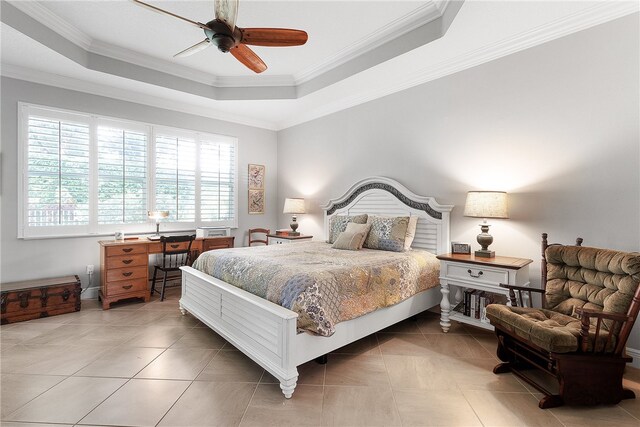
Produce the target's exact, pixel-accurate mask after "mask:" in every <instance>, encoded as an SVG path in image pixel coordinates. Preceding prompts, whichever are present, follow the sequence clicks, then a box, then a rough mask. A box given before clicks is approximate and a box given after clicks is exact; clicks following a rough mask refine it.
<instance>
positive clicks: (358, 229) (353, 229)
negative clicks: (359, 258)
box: [338, 222, 371, 249]
mask: <svg viewBox="0 0 640 427" xmlns="http://www.w3.org/2000/svg"><path fill="white" fill-rule="evenodd" d="M369 230H371V225H369V224H356V223H355V222H350V223H349V224H347V228H346V229H345V230H344V232H345V233H360V234H362V241H361V242H360V245H358V249H362V245H364V241H365V239H366V238H367V235H368V234H369ZM338 237H339V236H338Z"/></svg>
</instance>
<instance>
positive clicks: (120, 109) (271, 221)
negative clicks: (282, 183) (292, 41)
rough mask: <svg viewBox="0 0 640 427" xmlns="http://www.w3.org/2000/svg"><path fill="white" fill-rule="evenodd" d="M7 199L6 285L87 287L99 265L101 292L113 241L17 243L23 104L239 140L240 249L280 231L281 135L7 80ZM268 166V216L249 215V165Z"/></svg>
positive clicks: (0, 272) (1, 270)
mask: <svg viewBox="0 0 640 427" xmlns="http://www.w3.org/2000/svg"><path fill="white" fill-rule="evenodd" d="M1 84H2V104H1V108H2V110H1V113H2V117H1V119H2V122H1V123H2V131H1V136H2V199H1V210H0V215H1V219H2V226H1V229H0V232H1V240H2V243H1V249H0V250H1V252H0V254H1V258H2V260H1V262H0V281H2V282H9V281H15V280H29V279H34V278H44V277H55V276H57V275H67V274H78V275H79V276H80V277H81V279H82V285H83V286H87V284H88V282H87V281H88V277H87V275H86V274H85V266H86V265H87V264H94V265H95V266H96V275H95V277H94V281H93V285H94V286H97V285H98V281H99V277H100V273H99V271H98V270H99V266H100V250H99V246H98V243H97V241H98V240H105V239H108V238H109V237H107V236H103V237H81V238H63V239H39V240H20V239H17V231H18V225H17V212H18V211H17V205H16V204H17V179H18V175H17V125H18V116H17V107H18V101H24V102H30V103H34V104H40V105H47V106H53V107H58V108H65V109H69V110H76V111H82V112H88V113H95V114H101V115H104V116H109V117H117V118H123V119H128V120H137V121H141V122H146V123H152V124H162V125H166V126H175V127H179V128H185V129H193V130H198V131H202V132H211V133H220V134H224V135H232V136H235V137H237V138H238V147H239V158H238V168H239V172H238V178H239V185H238V211H239V217H238V229H237V230H232V231H233V235H234V236H235V237H236V246H244V245H245V244H246V231H247V229H248V228H251V227H258V226H260V227H268V228H272V229H273V228H275V225H276V223H277V216H278V212H277V209H276V200H277V199H276V195H277V192H276V184H277V170H278V162H277V154H276V152H277V141H276V133H275V132H273V131H269V130H264V129H259V128H254V127H250V126H243V125H238V124H234V123H229V122H223V121H220V120H214V119H210V118H206V117H199V116H194V115H190V114H183V113H178V112H175V111H169V110H164V109H160V108H154V107H149V106H145V105H140V104H135V103H131V102H123V101H118V100H114V99H110V98H105V97H101V96H95V95H89V94H86V93H81V92H75V91H70V90H66V89H60V88H55V87H51V86H44V85H39V84H34V83H29V82H25V81H22V80H15V79H9V78H2V81H1ZM249 163H257V164H263V165H265V166H266V170H267V180H266V212H265V214H264V215H248V213H247V212H248V209H247V165H248V164H249Z"/></svg>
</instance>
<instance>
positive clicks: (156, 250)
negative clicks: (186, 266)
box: [149, 242, 194, 254]
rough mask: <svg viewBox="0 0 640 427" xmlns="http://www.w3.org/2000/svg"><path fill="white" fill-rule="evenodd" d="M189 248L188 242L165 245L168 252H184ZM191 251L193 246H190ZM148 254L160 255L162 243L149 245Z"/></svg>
mask: <svg viewBox="0 0 640 427" xmlns="http://www.w3.org/2000/svg"><path fill="white" fill-rule="evenodd" d="M188 247H189V242H176V243H167V250H168V251H185V250H187V248H188ZM191 249H194V248H193V245H191ZM149 253H153V254H161V253H162V243H151V244H150V245H149Z"/></svg>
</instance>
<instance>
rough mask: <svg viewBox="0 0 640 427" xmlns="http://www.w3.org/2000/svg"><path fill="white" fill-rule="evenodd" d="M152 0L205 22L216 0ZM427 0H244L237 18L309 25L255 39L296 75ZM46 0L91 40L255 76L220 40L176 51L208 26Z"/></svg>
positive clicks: (276, 66) (124, 7) (109, 5)
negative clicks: (282, 38)
mask: <svg viewBox="0 0 640 427" xmlns="http://www.w3.org/2000/svg"><path fill="white" fill-rule="evenodd" d="M148 2H149V3H151V4H153V5H156V6H158V7H161V8H163V9H166V10H168V11H171V12H173V13H176V14H178V15H180V16H184V17H186V18H189V19H192V20H195V21H200V22H204V23H206V22H208V21H210V20H212V19H213V0H207V1H154V0H149V1H148ZM428 3H430V2H427V1H374V2H368V3H367V8H366V9H365V10H363V7H362V2H360V1H344V2H339V3H338V2H336V1H321V2H320V1H269V2H267V1H247V0H241V1H240V4H239V14H238V22H237V25H238V26H240V27H243V28H245V27H275V28H296V29H303V30H305V31H307V33H308V34H309V41H308V43H307V44H306V45H305V46H303V47H290V48H269V47H260V46H257V47H252V49H253V50H254V51H255V52H256V53H257V54H258V55H259V56H260V57H261V58H262V59H263V60H264V61H265V62H266V63H267V65H268V67H269V68H268V69H267V71H266V72H265V73H266V74H265V75H299V74H304V72H305V71H306V70H310V69H313V68H315V67H317V66H318V65H319V64H321V63H323V62H324V61H326V59H327V58H331V57H333V56H335V55H336V54H338V53H339V51H340V50H342V49H344V48H345V47H348V46H351V45H354V44H356V43H357V42H359V41H360V40H362V39H365V38H366V37H369V36H371V35H372V34H375V33H376V32H377V31H379V30H380V29H381V28H383V27H384V26H385V25H386V24H388V23H390V22H393V21H395V20H398V19H401V18H403V17H405V16H408V15H411V13H412V12H414V11H416V10H417V9H420V8H422V7H424V6H425V5H426V4H428ZM43 5H44V6H45V7H46V8H47V9H49V10H50V11H51V12H53V13H55V14H56V15H58V16H59V17H61V18H62V19H64V20H65V21H67V22H69V23H71V24H72V25H73V26H75V27H76V28H77V29H78V30H80V31H81V32H82V33H84V34H86V35H87V36H89V37H90V38H91V39H92V40H99V41H100V42H102V43H107V44H110V45H114V46H118V47H121V48H125V49H129V50H132V51H135V52H141V53H144V54H145V55H149V56H152V57H155V58H157V59H161V60H165V61H170V62H173V63H176V64H178V65H183V66H187V67H190V68H194V69H196V70H199V71H202V72H206V73H211V74H213V75H216V76H253V72H252V71H250V70H248V69H247V68H246V67H244V66H243V65H241V64H240V63H239V62H238V61H236V60H234V59H233V58H232V57H231V55H225V54H223V53H221V52H218V51H217V50H216V49H215V48H212V49H208V50H206V51H204V52H200V53H197V54H195V55H192V56H190V57H187V58H178V59H174V58H173V57H172V56H173V54H175V53H177V52H179V51H181V50H183V49H185V48H186V47H188V46H191V45H193V44H195V43H196V42H199V41H201V40H203V39H204V38H205V36H204V32H203V31H202V30H200V29H199V28H196V27H194V26H192V25H190V24H188V23H186V22H183V21H180V20H179V19H176V18H172V17H170V16H165V15H161V14H159V13H154V12H152V11H149V10H147V9H144V8H142V7H140V6H137V5H136V4H134V3H133V2H131V1H118V2H112V1H97V2H94V1H86V2H78V1H49V2H44V3H43ZM354 21H357V22H354Z"/></svg>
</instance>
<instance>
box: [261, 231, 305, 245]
mask: <svg viewBox="0 0 640 427" xmlns="http://www.w3.org/2000/svg"><path fill="white" fill-rule="evenodd" d="M312 237H313V236H307V235H304V234H301V235H299V236H285V235H282V234H267V240H268V241H269V244H270V245H282V244H284V243H297V242H309V241H311V238H312Z"/></svg>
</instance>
